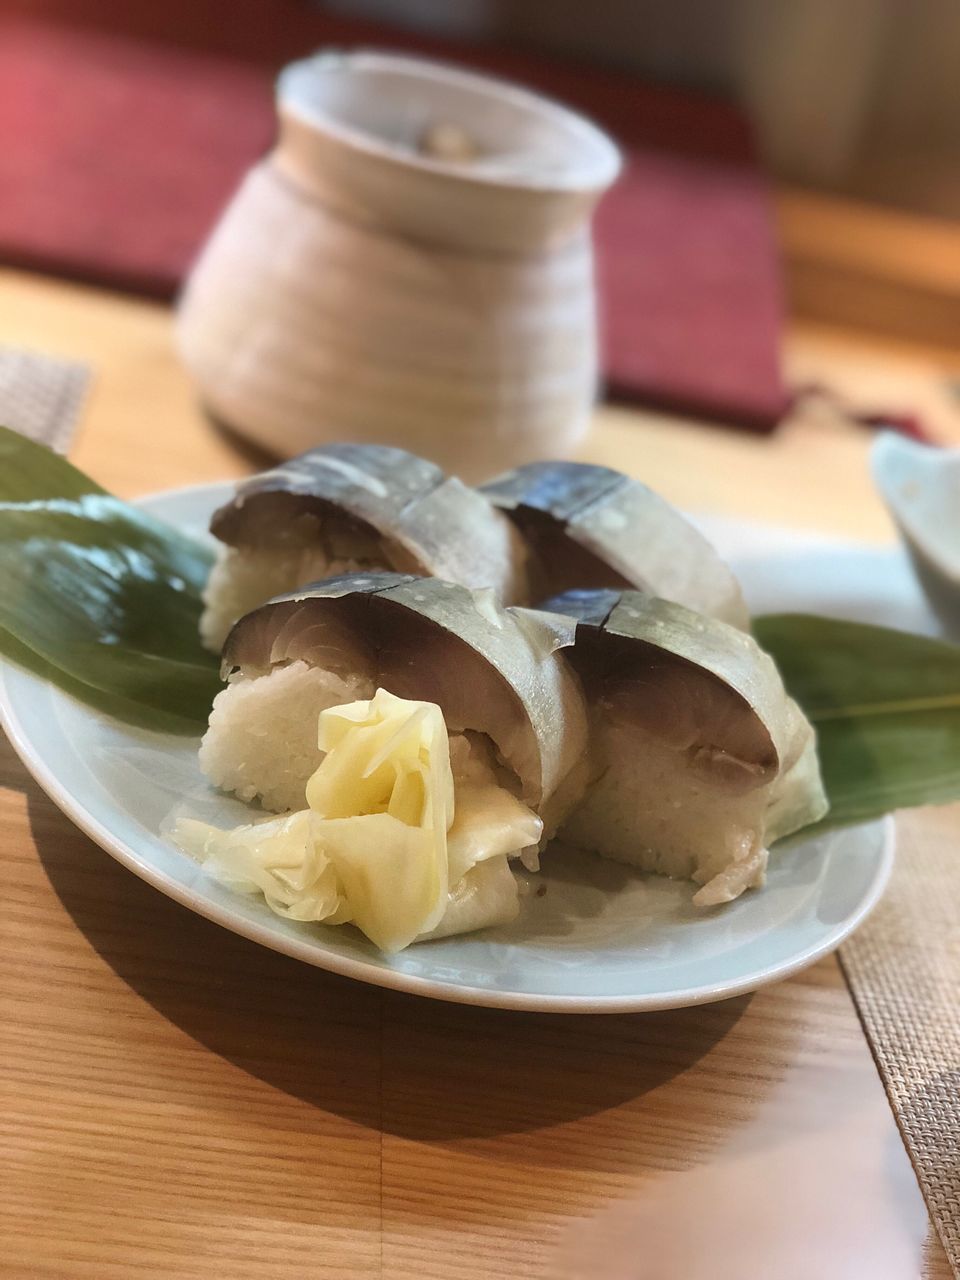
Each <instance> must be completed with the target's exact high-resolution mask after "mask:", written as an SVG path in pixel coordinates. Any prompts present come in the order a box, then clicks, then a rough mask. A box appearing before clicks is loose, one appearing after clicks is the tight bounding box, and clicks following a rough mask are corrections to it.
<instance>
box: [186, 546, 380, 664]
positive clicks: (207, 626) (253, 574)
mask: <svg viewBox="0 0 960 1280" xmlns="http://www.w3.org/2000/svg"><path fill="white" fill-rule="evenodd" d="M374 567H376V566H374ZM370 568H371V565H370V563H369V561H359V560H351V559H345V558H341V559H330V557H329V556H328V555H327V553H326V551H325V550H324V549H323V547H321V546H318V545H317V544H316V543H314V544H313V545H312V546H304V545H302V544H300V545H297V544H295V543H294V544H291V545H290V546H288V547H284V548H283V549H276V548H272V549H269V550H259V551H258V550H255V549H253V548H251V547H228V546H224V545H223V544H222V543H221V544H220V546H218V548H217V558H216V561H215V562H214V566H213V568H212V570H211V571H210V577H209V578H208V580H207V585H206V587H205V588H204V591H203V603H204V610H203V614H202V616H201V618H200V639H201V640H202V642H203V644H204V646H205V647H206V648H207V649H210V650H212V651H213V652H214V653H219V652H220V650H221V648H222V647H223V642H224V640H226V638H227V633H228V632H229V630H230V628H231V627H232V626H233V624H234V623H235V622H236V621H237V619H238V618H242V617H243V615H244V614H245V613H249V612H250V610H251V609H256V608H257V607H258V606H259V605H261V604H263V603H264V602H265V601H267V600H269V599H271V597H273V596H278V595H282V594H283V593H284V592H285V591H293V590H295V588H297V587H302V586H303V585H304V584H305V583H308V582H318V581H320V580H321V579H323V578H330V577H333V576H334V575H335V574H339V573H356V572H358V571H360V572H365V571H367V570H368V569H370Z"/></svg>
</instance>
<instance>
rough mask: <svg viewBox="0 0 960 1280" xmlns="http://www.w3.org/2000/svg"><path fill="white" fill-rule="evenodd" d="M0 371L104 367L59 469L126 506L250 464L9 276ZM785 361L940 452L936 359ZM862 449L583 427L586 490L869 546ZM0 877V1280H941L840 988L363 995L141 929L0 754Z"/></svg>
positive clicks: (95, 335)
mask: <svg viewBox="0 0 960 1280" xmlns="http://www.w3.org/2000/svg"><path fill="white" fill-rule="evenodd" d="M0 342H16V343H18V344H20V345H27V346H34V347H37V348H40V349H44V350H48V351H51V352H55V353H61V354H64V355H68V356H72V357H75V358H81V359H85V360H88V361H90V362H91V363H92V364H93V365H94V373H95V383H94V389H93V393H92V397H91V401H90V404H89V407H88V411H87V414H86V416H85V422H84V426H83V430H82V433H81V435H80V436H79V438H78V440H77V443H76V447H75V448H74V450H73V451H72V457H73V458H74V459H75V461H76V462H77V463H78V464H79V465H80V466H82V467H84V468H85V469H87V470H88V471H90V472H91V473H92V474H93V475H94V476H95V477H96V478H97V479H98V480H100V481H101V482H102V483H103V484H105V485H107V486H108V487H110V488H113V489H115V490H116V491H118V492H120V493H122V494H125V495H133V494H136V493H140V492H145V491H147V490H150V489H158V488H163V487H167V486H170V485H175V484H183V483H192V482H200V481H208V480H212V479H216V478H222V477H224V476H231V475H233V476H235V475H241V474H244V473H246V472H247V471H248V470H249V469H250V468H251V466H253V465H254V464H255V463H256V462H257V461H259V459H257V458H256V456H255V455H254V454H252V453H251V452H250V451H249V450H247V449H245V448H243V447H240V446H239V445H238V444H237V443H236V442H235V441H233V440H231V439H230V438H229V437H227V436H225V435H223V434H222V433H219V432H218V431H217V430H216V429H215V428H213V427H212V426H211V425H210V424H208V423H206V422H205V421H204V420H203V418H202V416H201V415H200V413H199V411H198V410H197V408H196V406H195V403H194V401H193V397H192V395H191V391H190V388H189V387H188V385H187V383H186V381H185V379H184V377H183V375H182V373H181V372H180V371H179V369H178V367H177V365H176V362H175V360H174V357H173V354H172V350H171V346H170V321H169V315H168V313H167V312H165V311H164V310H163V309H162V308H157V307H154V306H151V305H148V304H144V303H140V302H135V301H130V300H126V299H120V298H117V297H115V296H111V295H107V294H100V293H96V292H94V291H91V290H86V289H81V288H76V287H70V286H66V285H62V284H59V283H53V282H49V281H44V280H41V279H38V278H32V277H27V276H17V275H13V274H9V273H8V274H6V275H3V276H0ZM789 359H790V361H791V363H792V364H793V365H794V366H795V367H797V366H803V367H804V369H805V370H809V369H811V368H813V369H816V370H818V371H819V376H821V377H823V378H827V377H830V378H832V379H836V380H837V381H841V382H842V381H843V380H844V379H846V380H847V385H848V387H849V388H850V389H851V390H858V389H859V391H860V392H861V394H862V396H863V397H870V396H872V395H874V394H875V395H877V396H878V397H879V396H881V395H882V394H886V393H887V392H888V391H889V390H890V388H891V387H895V388H899V389H900V391H901V393H902V394H904V395H908V394H910V395H913V394H915V395H916V396H917V397H919V398H921V399H922V401H923V403H924V404H925V405H927V406H928V407H929V409H930V411H931V412H932V413H935V414H939V415H941V417H942V427H943V430H944V431H946V432H949V431H955V432H956V433H957V437H958V438H960V427H958V423H957V422H956V420H955V418H954V417H952V416H951V411H950V406H949V401H948V398H947V397H945V396H944V397H943V398H942V399H941V393H940V390H939V387H938V385H937V383H936V381H935V378H934V376H933V370H935V369H939V368H940V367H941V360H942V359H943V357H942V353H930V352H928V351H926V352H925V351H908V350H906V349H896V350H894V349H892V348H885V349H876V348H874V347H872V346H871V345H870V344H864V343H861V342H860V341H859V340H858V339H856V338H855V337H851V336H849V335H847V336H843V335H833V336H831V335H829V334H827V333H825V332H822V331H821V332H815V331H803V332H798V333H796V334H795V335H794V336H793V338H792V340H791V350H790V352H789ZM871 368H874V369H875V370H876V371H877V377H876V378H875V379H871V377H870V373H869V371H870V369H871ZM865 370H866V372H864V371H865ZM867 444H868V440H867V438H866V437H865V436H863V435H861V434H860V433H859V432H858V431H856V430H854V429H851V428H848V427H846V426H844V425H842V424H840V423H837V422H825V421H822V420H803V421H797V422H794V423H791V424H790V425H789V427H788V428H787V429H786V430H785V431H784V432H783V433H781V434H780V435H778V436H777V437H776V438H775V439H773V440H757V439H755V438H752V437H748V436H740V435H737V434H734V433H726V432H722V431H718V430H717V429H716V428H708V427H705V426H702V425H698V424H695V423H689V424H687V423H680V422H678V421H677V420H676V419H667V418H661V417H658V416H655V415H641V414H638V413H627V412H626V411H625V410H604V411H601V412H600V413H598V415H597V423H596V428H595V431H594V434H593V436H592V438H591V441H590V444H589V447H588V455H589V456H590V457H592V458H595V459H597V460H603V461H608V462H612V463H614V464H615V465H618V466H621V467H623V468H625V469H627V470H631V471H634V472H635V473H636V474H638V475H641V476H643V477H644V478H645V479H648V480H649V481H650V482H651V483H652V484H654V485H655V486H656V487H658V488H660V489H661V490H662V491H663V492H664V493H665V495H666V496H668V497H670V498H672V499H674V500H677V501H680V502H683V503H685V504H686V505H693V506H699V507H701V508H703V509H713V510H719V511H726V512H731V513H738V514H743V515H755V516H758V517H760V518H768V519H769V518H774V519H780V520H781V521H782V522H784V523H788V524H795V525H798V526H804V525H805V526H807V527H817V528H822V529H826V530H829V531H836V532H839V533H851V532H859V533H860V534H861V535H862V536H864V537H869V538H875V539H882V538H884V537H887V536H889V526H888V524H887V522H886V516H885V515H884V513H883V511H882V509H881V507H880V505H879V503H878V502H877V501H876V500H875V498H874V497H873V495H872V492H871V491H870V489H869V484H868V482H867V481H866V478H865V471H864V460H865V453H866V448H867ZM812 478H816V480H817V484H816V486H815V487H814V488H813V489H812V490H811V489H810V487H809V483H808V482H810V481H811V480H812ZM0 849H2V860H0V877H2V884H0V921H2V934H0V1036H2V1051H0V1086H2V1093H0V1181H2V1185H3V1188H4V1194H3V1197H2V1199H0V1274H2V1275H3V1276H4V1277H7V1276H9V1277H11V1278H14V1280H21V1278H23V1280H27V1278H28V1277H44V1280H126V1278H127V1277H139V1276H162V1277H171V1278H175V1280H181V1278H182V1280H188V1278H189V1280H207V1278H208V1277H217V1280H234V1278H236V1280H246V1278H247V1277H250V1278H251V1280H252V1278H253V1277H256V1278H257V1280H274V1278H281V1277H282V1278H283V1280H287V1278H291V1280H293V1278H299V1277H331V1278H333V1277H337V1278H340V1277H343V1278H348V1277H354V1276H356V1277H360V1276H363V1277H367V1276H370V1277H387V1278H388V1280H400V1278H404V1280H407V1278H409V1280H414V1278H419V1277H436V1278H437V1280H441V1278H442V1280H448V1278H450V1280H459V1278H461V1277H462V1278H469V1280H474V1278H479V1277H487V1276H510V1277H513V1276H518V1277H544V1278H551V1280H573V1278H574V1277H577V1278H578V1280H579V1278H580V1277H584V1278H586V1277H591V1280H592V1278H594V1277H597V1278H599V1280H628V1278H629V1280H646V1278H647V1277H650V1278H653V1277H656V1280H661V1278H662V1280H668V1278H672V1277H674V1276H681V1275H682V1276H684V1277H688V1278H690V1280H698V1278H699V1277H701V1276H703V1277H706V1276H710V1277H711V1278H716V1277H726V1276H730V1277H738V1278H740V1277H749V1278H752V1277H761V1276H762V1277H767V1276H776V1277H778V1280H784V1278H786V1280H793V1278H794V1277H796V1280H800V1278H801V1277H802V1278H803V1280H807V1278H809V1277H813V1276H816V1277H817V1278H818V1280H860V1278H861V1277H869V1278H870V1280H886V1278H887V1277H889V1278H890V1280H914V1278H917V1277H921V1276H923V1277H933V1278H935V1280H942V1278H945V1277H946V1276H947V1275H948V1271H947V1269H946V1265H945V1262H944V1260H943V1257H942V1253H941V1251H940V1249H939V1245H938V1244H937V1243H936V1242H935V1240H934V1239H933V1237H932V1235H931V1233H930V1229H929V1223H928V1219H927V1215H926V1212H925V1209H924V1207H923V1204H922V1201H921V1200H920V1197H919V1192H918V1190H917V1186H916V1182H915V1179H914V1177H913V1174H912V1171H911V1169H910V1167H909V1163H908V1161H907V1159H906V1156H905V1154H904V1151H903V1148H902V1144H901V1143H900V1139H899V1135H898V1133H897V1130H896V1127H895V1125H894V1123H893V1119H892V1116H891V1114H890V1111H889V1107H888V1105H887V1102H886V1098H885V1096H884V1094H883V1090H882V1087H881V1085H880V1082H879V1079H878V1077H877V1074H876V1071H875V1069H874V1066H873V1062H872V1060H871V1058H870V1055H869V1052H868V1049H867V1046H866V1043H865V1041H864V1039H863V1036H862V1033H861V1031H860V1027H859V1024H858V1022H857V1019H856V1015H855V1013H854V1010H853V1006H852V1004H851V1001H850V998H849V995H848V993H847V991H846V988H845V987H844V985H843V982H842V979H841V977H840V973H839V969H838V966H837V964H836V962H835V960H834V959H832V958H828V959H826V960H824V961H822V962H820V963H819V964H817V965H816V966H814V967H813V968H812V969H810V970H808V971H807V972H806V973H804V974H801V975H799V976H798V977H796V978H794V979H791V980H790V981H789V982H786V983H783V984H780V985H779V986H776V987H773V988H770V989H767V990H765V991H762V992H759V993H757V994H756V995H754V996H752V997H742V998H739V999H736V1000H732V1001H727V1002H724V1003H722V1004H718V1005H714V1006H710V1007H705V1008H700V1009H690V1010H681V1011H677V1012H674V1013H663V1014H654V1015H636V1016H614V1017H603V1018H574V1017H564V1016H556V1015H551V1016H537V1015H524V1014H511V1013H503V1012H495V1011H487V1010H478V1009H470V1008H461V1007H456V1006H444V1005H441V1004H436V1003H431V1002H428V1001H422V1000H419V999H416V998H414V997H408V996H402V995H398V994H395V993H389V992H381V991H378V990H374V989H372V988H368V987H364V986H362V985H360V984H356V983H351V982H348V981H346V980H344V979H339V978H336V977H333V976H331V975H327V974H323V973H321V972H319V971H317V970H314V969H311V968H308V967H307V966H303V965H299V964H297V963H296V962H294V961H292V960H289V959H286V958H283V957H280V956H277V955H274V954H272V953H270V952H268V951H265V950H263V949H262V948H259V947H257V946H255V945H254V944H252V943H249V942H247V941H245V940H243V939H240V938H237V937H234V936H233V935H231V934H229V933H227V932H226V931H224V930H222V929H219V928H218V927H216V926H215V925H212V924H210V923H209V922H207V921H204V920H202V919H200V918H199V917H196V916H194V915H192V914H191V913H190V912H188V911H186V910H185V909H183V908H181V907H179V906H177V905H176V904H174V903H172V902H170V901H168V900H167V899H165V898H164V897H162V896H161V895H160V894H159V893H157V892H156V891H154V890H153V889H151V888H150V887H149V886H147V885H145V884H143V883H142V882H140V881H139V880H137V879H136V878H135V877H133V876H132V875H130V874H129V873H128V872H126V871H125V870H124V869H123V868H121V867H120V866H119V865H118V864H116V863H115V862H113V861H112V860H111V859H110V858H109V857H108V856H107V855H106V854H105V853H103V852H102V851H101V850H99V849H98V848H97V847H96V846H95V845H93V844H92V843H91V842H90V841H89V840H88V839H87V838H86V837H84V836H83V835H82V834H81V833H80V832H78V831H77V830H76V829H75V828H73V827H72V825H71V824H70V823H69V822H68V821H67V819H66V818H64V817H63V816H62V815H61V814H60V813H59V811H58V810H56V808H55V807H54V806H53V804H52V803H51V802H50V801H49V800H48V799H47V798H46V797H45V796H44V795H43V794H42V793H41V792H40V791H39V789H38V788H37V787H36V785H35V784H34V783H33V782H32V780H31V779H30V778H29V777H28V775H27V774H26V772H25V770H24V769H23V767H22V766H21V765H20V763H19V761H18V760H17V759H16V757H15V756H14V754H13V752H12V750H11V748H10V747H9V745H8V744H7V743H6V742H5V741H0Z"/></svg>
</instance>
